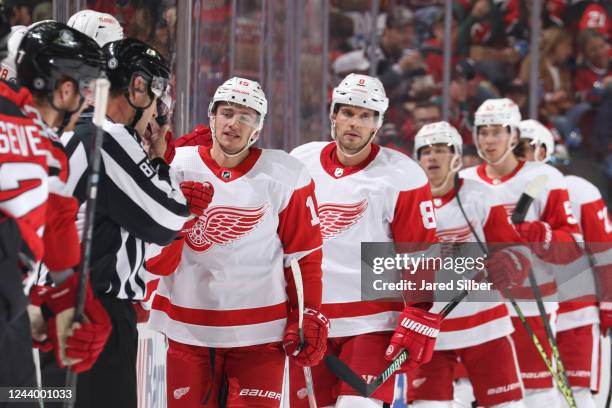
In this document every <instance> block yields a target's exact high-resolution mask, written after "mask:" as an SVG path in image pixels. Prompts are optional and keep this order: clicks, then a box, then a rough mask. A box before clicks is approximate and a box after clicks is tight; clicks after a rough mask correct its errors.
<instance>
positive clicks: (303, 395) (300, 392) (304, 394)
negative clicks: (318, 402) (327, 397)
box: [297, 388, 308, 399]
mask: <svg viewBox="0 0 612 408" xmlns="http://www.w3.org/2000/svg"><path fill="white" fill-rule="evenodd" d="M307 396H308V390H307V389H306V388H300V389H299V390H298V391H297V397H298V398H299V399H304V398H306V397H307Z"/></svg>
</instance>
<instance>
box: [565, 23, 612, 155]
mask: <svg viewBox="0 0 612 408" xmlns="http://www.w3.org/2000/svg"><path fill="white" fill-rule="evenodd" d="M578 44H579V47H580V57H581V63H580V65H579V66H578V68H577V70H576V75H575V77H574V86H575V88H576V92H577V95H578V96H579V98H580V99H581V101H582V103H583V104H585V105H586V106H587V107H588V109H589V110H590V114H589V115H588V118H589V119H590V120H588V121H583V123H586V124H587V125H588V124H591V126H590V132H589V131H588V129H585V130H586V132H585V133H590V136H591V137H592V139H593V142H592V145H593V147H594V148H595V149H594V150H595V152H597V153H598V154H600V153H601V152H604V151H606V150H607V149H608V143H609V132H610V128H611V127H612V61H611V59H610V45H609V44H608V43H607V42H606V40H605V38H604V35H603V34H601V33H600V32H599V31H597V30H595V29H587V30H585V31H583V32H581V33H580V36H579V37H578Z"/></svg>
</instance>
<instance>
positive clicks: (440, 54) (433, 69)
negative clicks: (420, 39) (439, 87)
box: [421, 10, 462, 83]
mask: <svg viewBox="0 0 612 408" xmlns="http://www.w3.org/2000/svg"><path fill="white" fill-rule="evenodd" d="M457 26H458V23H457V16H456V15H455V13H453V19H452V29H451V39H452V45H451V51H452V52H453V54H452V56H451V65H455V64H456V63H457V61H458V60H459V59H460V58H461V57H462V56H461V55H459V54H458V50H457V45H456V43H457ZM431 32H432V35H433V36H432V37H431V38H430V39H429V40H427V41H425V43H424V44H423V46H422V47H421V53H422V54H423V57H424V58H425V64H427V70H428V72H429V73H430V74H431V75H432V76H433V79H434V82H435V83H440V82H442V75H443V69H444V10H440V11H439V12H438V14H437V15H436V18H435V20H434V23H433V26H432V28H431Z"/></svg>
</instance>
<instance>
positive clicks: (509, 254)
mask: <svg viewBox="0 0 612 408" xmlns="http://www.w3.org/2000/svg"><path fill="white" fill-rule="evenodd" d="M530 267H531V262H529V259H527V257H525V256H524V255H523V254H521V253H520V252H517V251H512V250H510V249H504V250H502V251H498V252H495V253H494V254H492V255H491V257H490V258H489V259H487V261H486V268H487V271H488V273H489V277H488V279H489V282H491V283H493V286H494V287H495V289H498V290H503V289H506V288H510V287H512V286H516V285H520V284H521V283H522V282H523V281H524V280H525V278H526V277H527V274H528V273H529V268H530Z"/></svg>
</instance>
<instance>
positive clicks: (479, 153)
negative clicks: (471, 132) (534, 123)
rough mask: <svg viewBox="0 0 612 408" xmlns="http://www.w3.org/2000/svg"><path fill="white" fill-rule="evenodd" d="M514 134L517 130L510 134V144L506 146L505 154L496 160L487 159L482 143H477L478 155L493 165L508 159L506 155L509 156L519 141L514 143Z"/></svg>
mask: <svg viewBox="0 0 612 408" xmlns="http://www.w3.org/2000/svg"><path fill="white" fill-rule="evenodd" d="M514 135H516V131H514V132H512V134H511V135H510V139H508V146H507V147H506V151H505V152H504V154H502V155H501V157H500V158H499V159H497V160H495V161H491V160H489V159H487V158H486V157H485V155H484V154H483V153H482V151H481V150H480V144H478V143H476V152H477V153H478V157H480V158H481V159H482V160H484V161H486V162H487V163H488V164H490V165H492V166H495V165H496V164H499V163H501V162H502V161H504V160H505V159H506V157H508V155H509V154H510V153H511V152H512V151H513V150H514V148H515V147H516V146H517V145H518V142H517V143H514V144H513V143H512V138H513V137H514ZM477 140H478V139H477Z"/></svg>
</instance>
